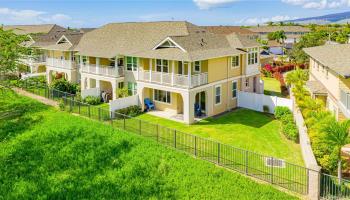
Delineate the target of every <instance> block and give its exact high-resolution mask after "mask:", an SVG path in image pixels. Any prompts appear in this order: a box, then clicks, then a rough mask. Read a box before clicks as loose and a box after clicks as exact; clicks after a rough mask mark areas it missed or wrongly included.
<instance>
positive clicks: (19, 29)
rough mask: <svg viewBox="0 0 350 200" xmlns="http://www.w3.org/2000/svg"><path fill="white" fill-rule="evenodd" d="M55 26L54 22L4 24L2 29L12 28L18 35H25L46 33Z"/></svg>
mask: <svg viewBox="0 0 350 200" xmlns="http://www.w3.org/2000/svg"><path fill="white" fill-rule="evenodd" d="M55 26H57V25H55V24H41V25H8V26H4V27H3V28H4V30H13V32H14V33H16V34H18V35H27V34H39V33H41V34H47V33H49V32H50V31H51V30H52V29H53V28H54V27H55Z"/></svg>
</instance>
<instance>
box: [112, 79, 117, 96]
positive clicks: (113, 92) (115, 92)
mask: <svg viewBox="0 0 350 200" xmlns="http://www.w3.org/2000/svg"><path fill="white" fill-rule="evenodd" d="M111 84H112V99H113V100H116V99H117V98H118V97H117V86H118V85H117V83H116V82H114V81H113V82H111Z"/></svg>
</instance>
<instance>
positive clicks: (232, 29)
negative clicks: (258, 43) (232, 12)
mask: <svg viewBox="0 0 350 200" xmlns="http://www.w3.org/2000/svg"><path fill="white" fill-rule="evenodd" d="M201 28H204V29H206V30H208V31H209V32H211V33H215V34H223V35H229V34H231V33H237V34H240V35H247V36H251V37H252V39H256V38H258V36H259V35H258V34H257V33H255V32H253V31H250V30H249V29H247V28H244V27H240V26H201Z"/></svg>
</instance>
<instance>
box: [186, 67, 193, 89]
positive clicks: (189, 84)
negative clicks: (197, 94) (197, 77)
mask: <svg viewBox="0 0 350 200" xmlns="http://www.w3.org/2000/svg"><path fill="white" fill-rule="evenodd" d="M187 74H188V87H189V88H191V78H192V75H191V62H188V64H187Z"/></svg>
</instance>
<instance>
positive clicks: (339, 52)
mask: <svg viewBox="0 0 350 200" xmlns="http://www.w3.org/2000/svg"><path fill="white" fill-rule="evenodd" d="M304 51H305V53H307V54H308V55H309V56H310V57H312V58H313V59H315V60H317V61H318V62H320V63H321V64H322V65H324V66H326V67H328V68H329V69H331V70H332V71H334V72H336V73H337V74H339V75H341V76H344V77H346V78H348V77H350V44H336V45H323V46H318V47H310V48H305V49H304Z"/></svg>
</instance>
